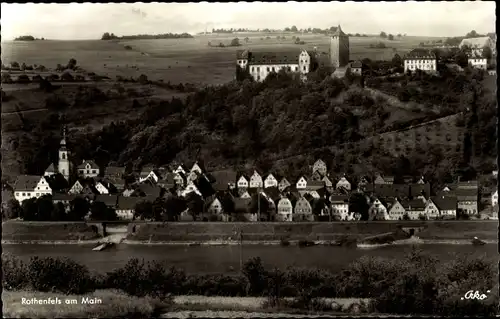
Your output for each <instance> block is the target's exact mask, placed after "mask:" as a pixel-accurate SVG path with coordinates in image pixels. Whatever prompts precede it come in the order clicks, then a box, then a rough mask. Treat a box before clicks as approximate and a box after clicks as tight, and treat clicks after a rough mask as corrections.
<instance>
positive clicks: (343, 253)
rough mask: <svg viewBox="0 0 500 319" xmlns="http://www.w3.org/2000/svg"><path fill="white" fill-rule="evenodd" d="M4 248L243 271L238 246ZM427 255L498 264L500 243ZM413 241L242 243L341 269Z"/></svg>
mask: <svg viewBox="0 0 500 319" xmlns="http://www.w3.org/2000/svg"><path fill="white" fill-rule="evenodd" d="M2 246H3V252H4V253H10V254H13V255H16V256H18V257H19V258H21V259H23V260H26V261H27V260H29V258H30V257H33V256H39V257H69V258H71V259H73V260H75V261H77V262H79V263H81V264H84V265H86V266H87V267H88V268H89V269H90V270H94V271H99V272H107V271H111V270H113V269H114V268H117V267H121V266H123V265H125V264H126V263H127V261H128V260H129V259H131V258H139V259H144V260H145V261H150V260H158V261H165V262H167V263H168V264H169V265H171V266H176V267H179V268H183V269H184V270H185V271H186V272H188V273H221V272H225V273H230V272H237V271H239V267H240V247H239V246H172V245H126V244H119V245H117V246H115V247H112V248H109V249H108V250H104V251H100V252H99V251H92V248H93V247H95V245H39V244H38V245H37V244H33V245H27V244H22V245H21V244H4V245H2ZM418 247H419V248H420V249H422V250H423V252H424V253H428V254H431V255H434V256H436V257H437V258H438V259H440V260H442V261H447V260H453V259H455V258H456V257H457V255H470V256H473V257H479V256H482V257H485V258H487V259H488V260H491V262H492V263H494V262H495V263H496V262H498V259H499V258H498V245H497V244H486V245H484V246H473V245H447V244H425V245H419V246H418ZM411 250H412V246H411V245H392V246H385V247H378V248H369V249H359V248H358V249H356V248H347V247H335V246H313V247H306V248H300V247H298V246H288V247H282V246H264V245H243V246H242V247H241V259H242V260H243V262H245V261H246V260H248V259H249V258H251V257H260V258H261V259H262V262H263V264H264V265H265V266H266V267H274V266H276V267H279V268H281V269H283V268H285V267H286V266H304V267H319V268H329V269H332V270H339V269H342V268H344V267H345V266H346V265H347V264H349V263H350V262H352V261H354V260H356V259H358V258H360V257H362V256H380V257H391V258H392V257H394V258H402V257H404V256H405V255H407V254H408V253H409V252H411Z"/></svg>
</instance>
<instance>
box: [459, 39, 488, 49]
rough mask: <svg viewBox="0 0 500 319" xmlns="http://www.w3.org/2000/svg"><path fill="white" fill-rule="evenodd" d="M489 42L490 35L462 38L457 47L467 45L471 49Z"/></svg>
mask: <svg viewBox="0 0 500 319" xmlns="http://www.w3.org/2000/svg"><path fill="white" fill-rule="evenodd" d="M490 43H491V38H490V37H479V38H468V39H463V40H462V42H460V45H459V47H462V46H468V47H471V48H473V49H482V48H483V47H484V46H486V45H489V44H490Z"/></svg>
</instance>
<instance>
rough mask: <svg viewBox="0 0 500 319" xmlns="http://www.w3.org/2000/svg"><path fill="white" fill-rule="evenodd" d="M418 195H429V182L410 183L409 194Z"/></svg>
mask: <svg viewBox="0 0 500 319" xmlns="http://www.w3.org/2000/svg"><path fill="white" fill-rule="evenodd" d="M422 193H423V194H422ZM420 195H425V196H426V197H429V196H430V195H431V185H430V184H429V183H425V184H410V196H411V197H417V196H420Z"/></svg>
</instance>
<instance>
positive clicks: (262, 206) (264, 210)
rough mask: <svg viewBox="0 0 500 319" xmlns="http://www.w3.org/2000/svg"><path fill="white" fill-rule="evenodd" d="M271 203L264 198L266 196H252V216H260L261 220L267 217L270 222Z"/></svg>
mask: <svg viewBox="0 0 500 319" xmlns="http://www.w3.org/2000/svg"><path fill="white" fill-rule="evenodd" d="M269 208H270V207H269V201H268V200H267V199H266V198H265V197H264V195H262V194H261V195H259V194H254V195H252V202H251V204H250V213H252V214H257V215H259V214H260V216H259V217H260V218H262V216H266V217H267V218H266V219H267V220H270V219H271V218H270V217H271V216H270V215H269Z"/></svg>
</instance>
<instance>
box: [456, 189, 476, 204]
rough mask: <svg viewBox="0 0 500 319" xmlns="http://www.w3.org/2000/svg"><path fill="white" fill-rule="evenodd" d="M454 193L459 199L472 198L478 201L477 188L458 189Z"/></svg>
mask: <svg viewBox="0 0 500 319" xmlns="http://www.w3.org/2000/svg"><path fill="white" fill-rule="evenodd" d="M453 193H454V194H455V195H456V196H457V199H458V200H459V201H463V200H471V201H476V200H477V197H478V193H477V189H460V188H459V189H456V190H454V191H453Z"/></svg>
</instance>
